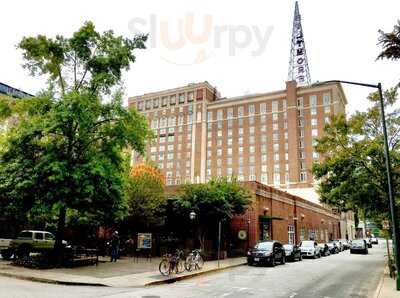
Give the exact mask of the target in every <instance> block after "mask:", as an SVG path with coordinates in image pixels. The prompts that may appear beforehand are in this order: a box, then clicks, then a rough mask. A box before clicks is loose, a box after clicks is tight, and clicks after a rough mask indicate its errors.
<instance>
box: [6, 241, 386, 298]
mask: <svg viewBox="0 0 400 298" xmlns="http://www.w3.org/2000/svg"><path fill="white" fill-rule="evenodd" d="M369 252H370V253H369V255H350V253H349V251H345V252H342V253H340V254H338V255H332V256H329V257H323V258H321V259H317V260H312V259H307V260H303V261H302V262H295V263H286V265H279V266H276V267H275V268H269V267H248V266H241V267H236V268H231V269H228V270H225V271H222V272H219V273H213V274H208V275H203V276H200V277H197V278H192V279H188V280H183V281H180V282H176V283H173V284H167V285H160V286H153V287H149V288H106V287H80V286H63V285H54V284H43V283H36V282H30V281H24V280H17V279H12V278H7V277H0V289H1V290H0V297H1V298H3V297H7V298H10V297H18V298H19V297H29V298H32V297H40V298H47V297H57V298H63V297H68V298H69V297H73V298H78V297H112V298H128V297H129V298H134V297H138V298H139V297H140V298H142V297H143V298H158V297H221V298H222V297H227V298H229V297H238V298H239V297H240V298H242V297H268V298H269V297H271V298H274V297H287V298H301V297H304V298H310V297H321V298H327V297H329V298H345V297H351V298H357V297H370V296H371V294H373V293H374V291H375V289H376V287H377V285H378V283H379V281H380V278H381V276H382V272H383V266H384V254H385V247H384V246H383V244H382V243H380V244H379V246H376V245H375V246H373V248H372V249H370V250H369Z"/></svg>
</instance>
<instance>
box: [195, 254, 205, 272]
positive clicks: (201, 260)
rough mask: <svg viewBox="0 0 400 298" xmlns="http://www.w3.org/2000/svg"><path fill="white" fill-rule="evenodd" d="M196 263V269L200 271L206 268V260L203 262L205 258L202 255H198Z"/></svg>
mask: <svg viewBox="0 0 400 298" xmlns="http://www.w3.org/2000/svg"><path fill="white" fill-rule="evenodd" d="M195 263H196V267H197V268H198V269H201V268H203V266H204V260H203V258H202V257H201V255H200V254H198V255H197V256H196V261H195Z"/></svg>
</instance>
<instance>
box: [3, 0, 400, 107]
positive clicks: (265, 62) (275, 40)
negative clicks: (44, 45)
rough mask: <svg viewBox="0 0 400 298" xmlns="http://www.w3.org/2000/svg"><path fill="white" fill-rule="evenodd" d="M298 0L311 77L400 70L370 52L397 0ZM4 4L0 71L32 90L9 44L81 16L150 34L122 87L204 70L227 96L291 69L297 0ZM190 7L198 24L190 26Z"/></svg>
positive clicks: (262, 86) (167, 83) (144, 88)
mask: <svg viewBox="0 0 400 298" xmlns="http://www.w3.org/2000/svg"><path fill="white" fill-rule="evenodd" d="M299 5H300V12H301V14H302V24H303V30H304V35H305V40H306V48H307V54H308V59H309V66H310V70H311V78H312V80H313V81H317V80H319V81H323V80H330V79H342V80H354V81H360V82H368V83H377V82H382V84H383V86H384V87H389V86H392V85H394V84H395V83H397V82H398V81H399V80H400V67H399V66H400V62H389V61H375V58H376V56H377V55H378V53H379V46H378V45H377V38H378V29H383V30H384V31H391V30H392V28H393V25H394V24H395V23H396V21H397V20H398V19H400V1H398V0H379V1H378V0H363V1H358V0H324V1H321V0H300V1H299ZM1 10H2V17H1V18H0V28H1V47H0V60H1V62H0V65H1V67H0V81H1V82H3V83H6V84H9V85H12V86H14V87H17V88H20V89H23V90H26V91H28V92H31V93H35V92H37V91H38V90H40V89H41V88H43V87H44V81H43V80H42V79H40V78H32V77H29V75H28V73H27V71H26V70H25V69H23V68H22V67H21V64H22V59H21V53H20V52H19V51H18V50H16V48H15V45H16V44H17V43H18V42H19V41H20V39H21V38H22V37H23V36H29V35H37V34H45V35H49V36H53V35H55V34H62V35H65V36H69V35H71V34H72V32H74V31H75V30H76V29H77V28H78V27H79V26H80V25H81V24H82V23H83V22H84V21H85V20H91V21H93V22H94V23H95V25H96V26H97V28H98V30H101V31H102V30H107V29H113V30H114V31H115V32H116V33H118V34H122V35H125V36H131V37H132V36H133V34H134V32H133V29H137V30H141V31H143V32H148V33H150V34H151V36H150V38H151V40H150V41H149V42H148V49H146V50H141V51H138V52H137V62H136V63H134V64H133V65H132V67H131V69H130V71H129V72H128V73H126V74H125V76H124V82H125V86H126V95H127V96H133V95H137V94H143V93H147V92H151V91H158V90H162V89H166V88H173V87H177V86H182V85H186V84H188V83H191V82H200V81H205V80H207V81H209V82H210V83H211V84H212V85H214V86H216V87H217V88H218V89H219V91H220V92H221V93H222V95H223V96H238V95H242V94H246V93H256V92H267V91H273V90H278V89H283V88H284V86H285V81H286V79H287V70H288V63H289V50H290V35H291V30H292V20H293V10H294V1H293V0H274V1H272V0H268V1H267V0H263V1H240V2H239V1H215V0H211V1H209V0H203V1H191V0H190V1H177V0H170V1H162V0H158V1H149V0H148V1H133V0H130V1H76V0H70V1H62V2H61V1H49V0H46V1H45V0H42V1H21V0H13V1H4V2H3V3H2V9H1ZM191 16H192V17H193V20H194V34H190V32H189V31H188V30H186V29H187V28H189V29H190V26H188V24H189V25H190V23H189V22H190V17H191ZM179 22H180V23H181V24H182V26H183V27H182V28H183V30H182V31H180V30H179ZM163 30H164V31H163ZM207 30H208V31H207ZM163 32H164V33H163ZM202 32H205V34H204V36H203V38H200V37H201V36H200V35H201V33H202ZM163 36H164V37H165V36H168V37H169V38H164V39H163ZM235 40H236V42H235ZM260 40H262V42H261V41H260ZM168 41H170V42H169V43H168ZM178 41H179V42H178ZM239 46H240V48H238V47H239ZM345 91H346V94H347V97H348V101H349V105H348V111H349V112H353V111H355V110H356V109H364V108H365V97H366V95H367V94H368V93H369V92H370V90H368V89H364V88H361V87H345Z"/></svg>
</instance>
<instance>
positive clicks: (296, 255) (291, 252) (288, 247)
mask: <svg viewBox="0 0 400 298" xmlns="http://www.w3.org/2000/svg"><path fill="white" fill-rule="evenodd" d="M283 248H284V249H285V256H286V260H289V261H293V262H294V261H296V260H298V261H302V260H303V257H302V255H301V250H300V248H299V247H298V246H297V245H293V244H285V245H284V246H283Z"/></svg>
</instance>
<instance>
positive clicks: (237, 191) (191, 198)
mask: <svg viewBox="0 0 400 298" xmlns="http://www.w3.org/2000/svg"><path fill="white" fill-rule="evenodd" d="M249 204H250V194H249V192H248V191H247V190H246V189H245V188H244V187H242V186H241V185H240V184H239V183H238V182H237V181H236V180H235V179H234V180H233V181H232V182H229V181H228V180H227V178H214V179H212V180H211V181H209V182H208V183H205V184H186V185H183V186H182V188H181V190H180V193H179V194H178V196H177V197H176V198H175V199H174V201H173V211H174V216H176V219H177V220H178V221H179V222H180V223H181V226H182V223H185V222H186V223H188V222H189V220H190V219H189V214H190V213H191V212H192V211H193V212H195V213H196V219H195V221H196V226H197V235H198V240H199V242H200V245H201V246H202V248H203V249H204V241H205V238H206V236H207V235H208V234H209V233H211V231H215V230H216V226H217V223H218V222H219V221H225V222H228V221H229V220H230V219H231V218H232V217H233V216H234V215H240V214H243V213H244V212H245V211H246V209H247V207H248V205H249Z"/></svg>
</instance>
